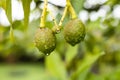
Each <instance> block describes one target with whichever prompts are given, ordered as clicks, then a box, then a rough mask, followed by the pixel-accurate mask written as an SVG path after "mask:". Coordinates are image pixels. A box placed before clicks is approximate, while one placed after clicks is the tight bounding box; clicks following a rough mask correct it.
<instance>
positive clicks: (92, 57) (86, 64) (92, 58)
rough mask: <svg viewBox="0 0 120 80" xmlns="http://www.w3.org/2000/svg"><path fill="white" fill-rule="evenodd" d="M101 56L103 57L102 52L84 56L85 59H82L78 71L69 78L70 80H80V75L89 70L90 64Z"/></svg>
mask: <svg viewBox="0 0 120 80" xmlns="http://www.w3.org/2000/svg"><path fill="white" fill-rule="evenodd" d="M102 55H104V52H101V53H98V54H94V55H93V54H90V53H88V54H86V57H85V58H84V60H83V61H82V63H81V64H80V65H79V67H78V69H77V70H76V71H75V72H74V73H73V75H72V76H71V78H72V80H79V79H80V77H79V76H80V75H82V73H83V72H84V71H85V70H88V69H90V67H91V66H92V64H93V63H94V62H95V61H96V60H97V59H98V58H99V57H100V56H102Z"/></svg>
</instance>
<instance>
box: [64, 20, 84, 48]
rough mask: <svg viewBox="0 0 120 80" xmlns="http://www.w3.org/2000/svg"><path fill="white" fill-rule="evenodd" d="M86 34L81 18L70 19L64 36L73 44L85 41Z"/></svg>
mask: <svg viewBox="0 0 120 80" xmlns="http://www.w3.org/2000/svg"><path fill="white" fill-rule="evenodd" d="M85 34H86V31H85V26H84V24H83V23H82V21H80V20H79V19H72V20H70V21H69V22H68V23H67V24H66V25H65V27H64V38H65V40H66V41H67V42H68V43H69V44H70V45H72V46H75V45H76V44H78V43H80V42H81V41H83V40H84V38H85Z"/></svg>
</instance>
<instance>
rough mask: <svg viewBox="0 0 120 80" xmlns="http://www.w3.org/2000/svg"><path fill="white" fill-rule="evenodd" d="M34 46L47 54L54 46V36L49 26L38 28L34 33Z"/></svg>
mask: <svg viewBox="0 0 120 80" xmlns="http://www.w3.org/2000/svg"><path fill="white" fill-rule="evenodd" d="M35 46H36V47H37V48H38V49H39V51H41V52H43V53H44V54H46V55H49V54H50V53H51V52H52V51H53V50H54V49H55V48H56V36H55V35H54V33H53V31H52V30H51V29H49V28H39V29H38V30H37V31H36V34H35Z"/></svg>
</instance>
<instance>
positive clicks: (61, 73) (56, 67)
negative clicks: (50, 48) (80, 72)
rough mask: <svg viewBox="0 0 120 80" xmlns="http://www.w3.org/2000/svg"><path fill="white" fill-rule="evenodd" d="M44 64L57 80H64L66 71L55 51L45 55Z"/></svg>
mask: <svg viewBox="0 0 120 80" xmlns="http://www.w3.org/2000/svg"><path fill="white" fill-rule="evenodd" d="M45 64H46V68H47V70H48V71H49V72H50V73H51V74H52V75H53V76H55V77H57V78H58V79H59V80H66V76H67V73H66V69H65V65H64V63H63V62H62V60H61V58H60V56H59V54H58V53H57V52H56V51H54V52H53V53H51V54H50V55H49V56H46V58H45Z"/></svg>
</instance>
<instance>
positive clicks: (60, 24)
mask: <svg viewBox="0 0 120 80" xmlns="http://www.w3.org/2000/svg"><path fill="white" fill-rule="evenodd" d="M67 10H68V6H66V7H65V9H64V12H63V16H62V18H61V20H60V22H59V27H60V26H62V22H63V20H64V18H65V16H66V14H67Z"/></svg>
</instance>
